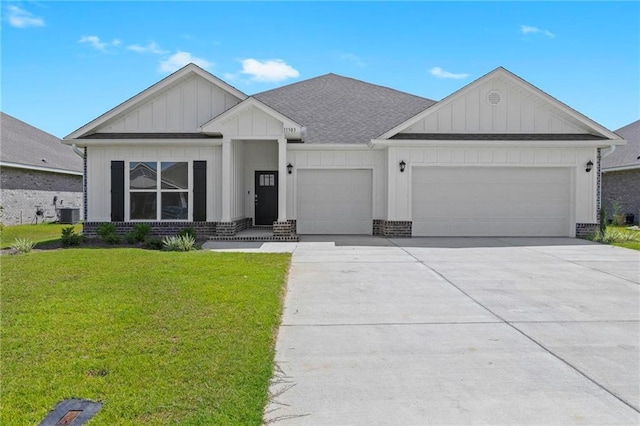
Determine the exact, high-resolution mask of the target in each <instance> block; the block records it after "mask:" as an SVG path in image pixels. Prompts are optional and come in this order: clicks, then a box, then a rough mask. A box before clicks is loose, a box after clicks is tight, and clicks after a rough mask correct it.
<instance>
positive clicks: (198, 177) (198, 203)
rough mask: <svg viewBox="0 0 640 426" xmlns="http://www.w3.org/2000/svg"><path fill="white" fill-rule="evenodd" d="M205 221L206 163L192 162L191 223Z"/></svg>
mask: <svg viewBox="0 0 640 426" xmlns="http://www.w3.org/2000/svg"><path fill="white" fill-rule="evenodd" d="M206 220H207V162H206V161H194V162H193V221H194V222H204V221H206Z"/></svg>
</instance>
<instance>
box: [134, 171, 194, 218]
mask: <svg viewBox="0 0 640 426" xmlns="http://www.w3.org/2000/svg"><path fill="white" fill-rule="evenodd" d="M129 201H130V204H129V212H130V219H131V220H187V219H188V218H189V163H188V162H186V161H184V162H175V161H162V162H155V161H152V162H149V161H146V162H142V161H131V162H129Z"/></svg>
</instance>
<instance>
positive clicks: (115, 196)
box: [111, 161, 124, 222]
mask: <svg viewBox="0 0 640 426" xmlns="http://www.w3.org/2000/svg"><path fill="white" fill-rule="evenodd" d="M111 221H112V222H122V221H124V161H112V162H111Z"/></svg>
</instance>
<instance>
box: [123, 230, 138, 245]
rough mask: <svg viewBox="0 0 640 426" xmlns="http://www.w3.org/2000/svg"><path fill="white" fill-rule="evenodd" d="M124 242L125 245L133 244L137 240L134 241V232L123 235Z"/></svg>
mask: <svg viewBox="0 0 640 426" xmlns="http://www.w3.org/2000/svg"><path fill="white" fill-rule="evenodd" d="M124 240H125V241H126V242H127V244H135V243H136V242H137V241H138V240H137V239H136V235H135V232H131V231H129V232H126V233H125V234H124Z"/></svg>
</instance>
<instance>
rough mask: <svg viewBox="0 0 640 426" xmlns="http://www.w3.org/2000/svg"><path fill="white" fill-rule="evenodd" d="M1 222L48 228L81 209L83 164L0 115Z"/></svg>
mask: <svg viewBox="0 0 640 426" xmlns="http://www.w3.org/2000/svg"><path fill="white" fill-rule="evenodd" d="M0 132H1V133H0V136H1V146H0V178H1V186H0V205H2V213H1V215H0V218H1V220H2V223H4V224H5V225H19V224H30V223H36V222H37V223H41V222H44V221H47V222H53V221H56V220H58V211H59V209H60V208H74V207H75V208H78V209H80V210H81V208H82V163H83V161H82V159H81V158H80V157H79V156H78V155H76V153H74V152H73V150H72V149H71V148H70V147H68V146H65V145H62V144H61V143H60V139H58V138H56V137H55V136H53V135H51V134H49V133H46V132H43V131H42V130H40V129H37V128H35V127H33V126H30V125H28V124H27V123H25V122H23V121H20V120H18V119H16V118H14V117H12V116H10V115H7V114H5V113H0Z"/></svg>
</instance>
